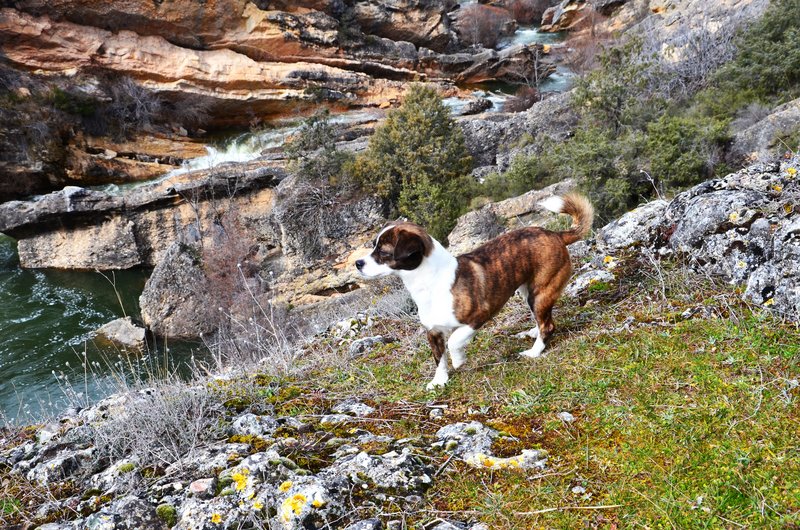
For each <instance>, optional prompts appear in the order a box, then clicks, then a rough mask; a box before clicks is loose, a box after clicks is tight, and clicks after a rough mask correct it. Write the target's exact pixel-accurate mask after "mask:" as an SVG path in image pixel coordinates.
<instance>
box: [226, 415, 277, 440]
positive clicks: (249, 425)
mask: <svg viewBox="0 0 800 530" xmlns="http://www.w3.org/2000/svg"><path fill="white" fill-rule="evenodd" d="M277 428H278V420H276V419H275V418H273V417H272V416H263V415H256V414H252V413H246V414H242V415H241V416H239V417H238V418H236V419H235V420H233V422H232V423H231V426H230V428H229V429H228V432H229V434H231V435H237V434H238V435H240V436H269V435H271V434H272V433H273V432H275V429H277Z"/></svg>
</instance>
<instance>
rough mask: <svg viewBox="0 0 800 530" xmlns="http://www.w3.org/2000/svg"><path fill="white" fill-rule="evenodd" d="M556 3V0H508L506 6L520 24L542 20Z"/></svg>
mask: <svg viewBox="0 0 800 530" xmlns="http://www.w3.org/2000/svg"><path fill="white" fill-rule="evenodd" d="M556 3H558V2H557V1H556V0H506V3H505V6H506V9H508V11H510V12H511V15H512V16H513V17H514V20H516V21H517V22H519V23H520V24H536V23H539V22H541V21H542V15H543V14H544V12H545V11H546V10H547V8H549V7H551V6H553V5H555V4H556Z"/></svg>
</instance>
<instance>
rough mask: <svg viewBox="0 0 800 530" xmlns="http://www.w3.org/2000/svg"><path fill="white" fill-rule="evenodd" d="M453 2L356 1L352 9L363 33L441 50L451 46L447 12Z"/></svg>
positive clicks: (447, 0)
mask: <svg viewBox="0 0 800 530" xmlns="http://www.w3.org/2000/svg"><path fill="white" fill-rule="evenodd" d="M456 5H457V2H456V1H455V0H444V1H442V0H370V1H368V2H356V3H355V5H354V6H353V10H354V12H355V18H356V20H357V21H358V24H359V25H360V27H361V30H362V31H364V32H365V33H369V34H373V35H377V36H380V37H386V38H389V39H391V40H394V41H408V42H412V43H414V44H415V45H416V46H420V47H422V46H424V47H426V48H430V49H432V50H436V51H439V52H443V51H446V50H447V49H448V48H451V47H452V46H453V45H454V41H455V39H454V34H453V32H452V31H450V28H449V26H448V23H447V17H446V14H447V12H449V11H450V10H451V9H453V8H454V7H455V6H456Z"/></svg>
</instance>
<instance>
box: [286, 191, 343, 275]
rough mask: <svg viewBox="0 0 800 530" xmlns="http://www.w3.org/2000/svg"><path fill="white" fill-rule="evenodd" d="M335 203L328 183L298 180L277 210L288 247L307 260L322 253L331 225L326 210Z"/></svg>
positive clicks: (287, 248) (310, 260)
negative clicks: (319, 183)
mask: <svg viewBox="0 0 800 530" xmlns="http://www.w3.org/2000/svg"><path fill="white" fill-rule="evenodd" d="M334 204H335V202H334V193H333V191H332V189H331V188H329V187H328V186H326V185H315V184H312V183H306V182H298V183H297V185H296V186H295V187H294V188H293V189H292V193H291V196H289V197H286V199H285V200H284V201H282V202H281V204H280V205H279V206H278V207H276V209H275V213H274V215H275V217H276V219H277V220H278V221H279V222H280V224H281V225H282V226H283V227H284V232H285V233H283V234H282V239H283V242H284V245H285V247H286V250H288V251H289V252H291V253H294V254H296V255H298V256H300V258H301V259H302V260H303V261H304V262H307V263H310V262H312V261H313V260H315V259H317V258H319V257H321V256H322V253H323V252H324V250H325V238H326V235H327V230H328V228H329V227H328V221H329V219H328V218H327V216H326V213H327V212H328V211H329V210H330V209H331V207H332V206H334Z"/></svg>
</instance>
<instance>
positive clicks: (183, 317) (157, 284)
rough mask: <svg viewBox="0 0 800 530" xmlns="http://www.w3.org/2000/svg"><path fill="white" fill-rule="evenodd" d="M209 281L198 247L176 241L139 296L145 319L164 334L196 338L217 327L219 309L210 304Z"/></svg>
mask: <svg viewBox="0 0 800 530" xmlns="http://www.w3.org/2000/svg"><path fill="white" fill-rule="evenodd" d="M207 292H208V280H207V278H206V274H205V271H204V270H203V267H202V265H201V263H200V250H199V248H198V247H196V246H189V245H186V244H182V243H173V244H172V245H171V246H170V247H169V249H168V250H167V252H166V254H165V255H164V257H163V259H162V260H161V262H160V263H159V264H158V265H156V267H155V269H153V273H152V274H151V275H150V278H149V279H148V280H147V283H146V284H145V286H144V291H143V292H142V295H141V296H140V297H139V305H140V306H141V310H142V320H144V323H145V325H146V326H147V327H148V328H150V330H151V331H152V332H153V333H154V334H156V335H158V336H161V337H170V338H195V337H198V336H199V335H201V334H203V333H208V332H210V331H212V330H214V329H215V327H216V324H217V322H218V318H219V316H218V314H217V313H218V308H216V307H213V305H212V306H209V300H208V299H207V296H206V295H207Z"/></svg>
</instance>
